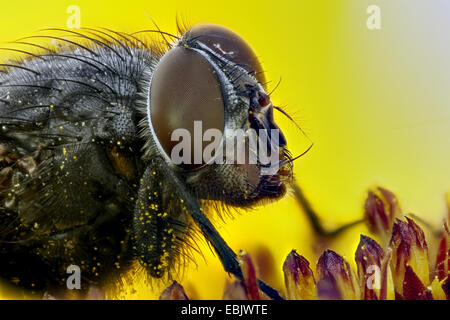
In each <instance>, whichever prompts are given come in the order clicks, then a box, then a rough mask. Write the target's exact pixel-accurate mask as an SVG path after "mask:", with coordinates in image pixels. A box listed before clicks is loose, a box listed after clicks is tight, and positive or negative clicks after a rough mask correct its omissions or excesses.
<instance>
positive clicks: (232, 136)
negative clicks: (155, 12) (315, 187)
mask: <svg viewBox="0 0 450 320" xmlns="http://www.w3.org/2000/svg"><path fill="white" fill-rule="evenodd" d="M273 109H274V106H273V104H272V101H271V99H270V97H269V95H268V94H267V92H266V88H265V78H264V75H263V72H262V68H261V65H260V63H259V61H258V59H257V57H256V55H255V53H254V52H253V51H252V49H251V48H250V46H249V45H248V44H247V43H246V42H245V41H244V40H243V39H242V38H241V37H240V36H239V35H237V34H235V33H234V32H232V31H231V30H229V29H226V28H224V27H220V26H216V25H198V26H195V27H193V28H192V29H190V30H188V31H187V32H185V33H184V35H183V36H182V38H181V39H179V41H178V42H177V43H176V44H175V45H174V46H173V47H172V48H171V49H170V50H169V51H167V52H166V53H165V54H164V56H163V57H162V58H161V60H160V61H159V63H158V64H157V65H156V67H155V70H154V73H153V76H152V79H151V85H150V92H149V96H148V110H147V111H148V112H147V114H148V122H149V127H150V131H151V133H152V137H153V139H154V141H155V145H156V147H157V148H158V149H159V151H160V153H161V154H162V155H163V157H164V158H165V160H166V162H167V163H168V164H169V165H170V166H171V167H172V168H173V169H174V170H176V171H178V172H179V173H180V175H182V176H183V177H184V178H185V181H186V183H187V185H188V187H189V188H190V189H191V190H192V191H193V192H194V193H195V194H196V195H198V197H199V198H201V199H207V200H220V201H223V202H225V203H227V204H230V205H236V206H249V205H251V204H253V203H255V202H257V201H259V200H263V199H274V198H279V197H281V196H283V195H284V193H285V192H286V187H285V184H284V182H285V181H286V180H288V179H289V178H290V177H291V176H292V161H291V158H290V155H289V151H288V150H287V149H286V140H285V138H284V136H283V133H282V132H281V130H280V128H279V127H278V126H277V125H276V123H275V121H274V117H273Z"/></svg>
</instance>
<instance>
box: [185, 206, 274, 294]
mask: <svg viewBox="0 0 450 320" xmlns="http://www.w3.org/2000/svg"><path fill="white" fill-rule="evenodd" d="M191 216H192V219H194V221H195V223H196V224H197V225H198V226H199V227H200V229H201V230H202V232H203V234H204V235H205V237H206V238H207V239H208V241H209V242H211V244H212V245H213V247H214V249H215V250H216V252H217V255H218V256H219V259H220V261H221V262H222V265H223V267H224V269H225V271H227V272H229V273H231V274H233V275H234V276H236V278H238V279H240V280H242V279H243V276H242V270H241V267H240V266H239V262H238V260H237V257H236V253H234V251H233V250H232V249H231V248H230V247H229V246H228V245H227V243H226V242H225V240H223V238H222V237H221V236H220V234H219V233H218V232H217V230H216V229H215V228H214V226H213V225H212V224H211V222H210V221H209V219H208V218H207V217H206V216H205V215H204V214H203V213H202V212H201V211H198V210H196V211H194V212H193V213H191ZM258 285H259V288H260V289H261V291H262V292H264V293H265V294H266V295H267V296H268V297H269V298H271V299H274V300H282V299H283V298H282V297H281V296H280V294H279V293H278V292H277V291H276V290H275V289H273V288H272V287H270V286H269V285H267V284H266V283H265V282H264V281H262V280H259V279H258Z"/></svg>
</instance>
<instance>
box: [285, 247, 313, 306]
mask: <svg viewBox="0 0 450 320" xmlns="http://www.w3.org/2000/svg"><path fill="white" fill-rule="evenodd" d="M283 272H284V282H285V284H286V296H287V298H288V299H289V300H314V299H316V298H317V293H316V281H315V279H314V274H313V272H312V270H311V268H310V267H309V262H308V260H306V259H305V258H304V257H303V256H301V255H299V254H298V253H297V252H296V251H295V250H292V251H291V253H289V255H288V256H287V258H286V260H285V262H284V264H283Z"/></svg>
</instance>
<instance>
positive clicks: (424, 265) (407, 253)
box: [389, 218, 430, 296]
mask: <svg viewBox="0 0 450 320" xmlns="http://www.w3.org/2000/svg"><path fill="white" fill-rule="evenodd" d="M389 246H390V248H391V249H392V259H391V270H392V274H393V278H394V287H395V291H396V293H397V294H398V295H400V296H403V295H404V292H403V288H404V282H405V281H406V280H408V281H409V282H410V283H411V284H414V283H415V279H413V276H412V275H411V272H412V273H414V274H415V275H416V276H417V278H418V279H419V281H420V282H421V283H422V284H423V286H425V287H426V286H428V285H429V284H430V278H429V277H430V274H429V266H428V247H427V243H426V241H425V235H424V233H423V231H422V229H421V228H420V227H419V226H418V225H417V224H416V223H414V221H413V220H411V219H409V218H406V222H404V221H401V220H399V219H397V220H396V222H395V224H394V227H393V230H392V237H391V241H390V244H389ZM408 267H409V268H410V269H411V270H410V271H408V276H409V279H406V278H405V275H406V271H407V269H408ZM416 287H417V286H416Z"/></svg>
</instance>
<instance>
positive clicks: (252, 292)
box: [239, 250, 261, 300]
mask: <svg viewBox="0 0 450 320" xmlns="http://www.w3.org/2000/svg"><path fill="white" fill-rule="evenodd" d="M239 264H240V266H241V270H242V274H243V276H244V284H245V288H246V289H247V294H248V298H249V299H250V300H260V299H261V296H260V294H259V286H258V278H257V276H256V268H255V265H254V264H253V261H252V259H251V258H250V256H249V254H248V253H247V252H245V251H242V250H241V251H239Z"/></svg>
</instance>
